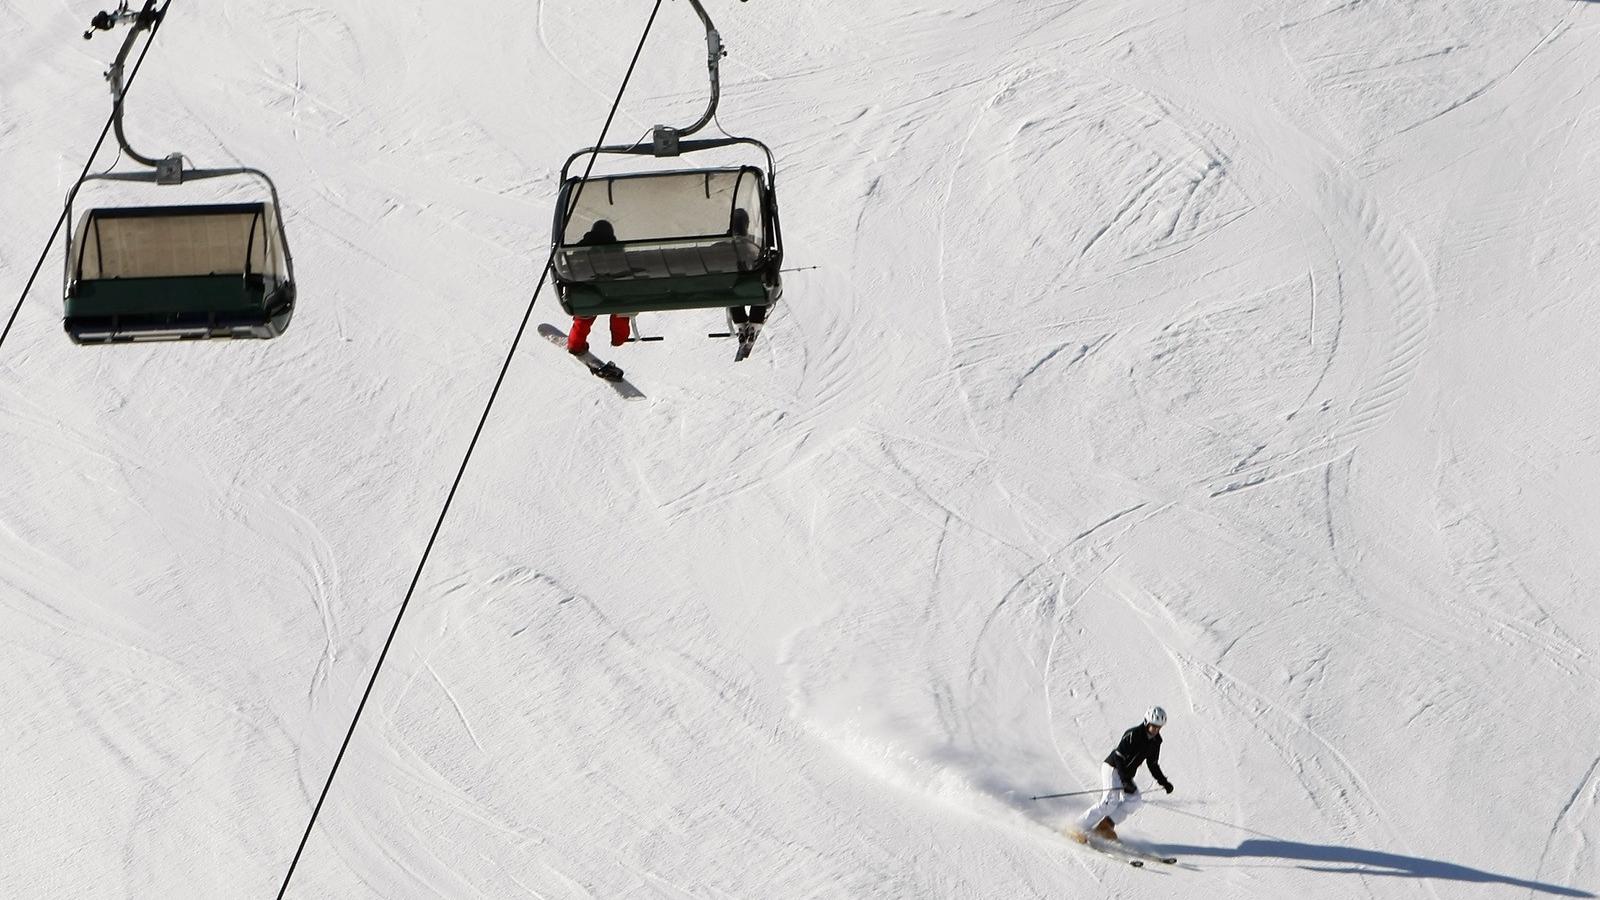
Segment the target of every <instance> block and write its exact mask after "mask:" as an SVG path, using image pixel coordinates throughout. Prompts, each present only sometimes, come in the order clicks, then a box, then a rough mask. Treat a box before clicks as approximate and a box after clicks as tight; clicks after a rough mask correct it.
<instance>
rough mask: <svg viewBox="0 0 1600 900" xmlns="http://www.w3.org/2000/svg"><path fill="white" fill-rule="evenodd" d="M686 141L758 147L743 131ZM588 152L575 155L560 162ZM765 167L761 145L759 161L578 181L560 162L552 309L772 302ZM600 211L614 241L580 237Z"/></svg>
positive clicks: (776, 262) (776, 292) (596, 311)
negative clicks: (736, 136) (598, 241)
mask: <svg viewBox="0 0 1600 900" xmlns="http://www.w3.org/2000/svg"><path fill="white" fill-rule="evenodd" d="M689 143H692V144H705V145H710V146H723V145H725V144H729V143H750V144H755V145H757V146H761V147H762V149H763V150H765V146H764V145H761V144H760V143H759V142H758V141H753V140H750V139H730V140H727V141H704V142H700V141H696V142H689ZM695 149H706V148H705V147H698V148H695ZM588 152H591V151H583V152H582V153H579V154H574V156H573V157H572V158H569V159H568V161H567V165H568V167H570V165H571V164H572V162H573V161H574V160H576V159H577V158H578V157H579V156H582V155H584V153H588ZM602 152H622V151H620V150H611V151H602ZM680 152H683V151H682V150H680ZM770 171H771V170H770V154H769V168H768V169H767V170H763V169H761V168H760V167H758V166H752V165H745V166H737V167H715V168H701V169H677V170H672V171H663V172H630V173H626V174H620V175H606V176H591V177H590V178H589V179H588V180H587V181H585V180H584V179H583V178H581V177H570V178H569V177H567V167H563V169H562V186H561V194H560V202H559V204H558V205H557V208H556V216H555V237H554V244H555V247H554V251H555V252H554V256H553V260H554V274H555V283H556V293H557V296H558V298H559V299H560V302H561V308H562V309H564V310H566V311H567V313H568V314H569V315H575V316H594V315H600V314H603V313H613V314H624V315H631V314H634V313H640V312H658V311H669V310H683V309H719V308H721V309H725V308H728V307H732V306H767V307H770V306H771V305H772V304H775V303H777V302H778V299H779V298H780V297H781V296H782V294H783V283H782V279H781V276H780V275H779V271H778V270H779V269H780V268H781V267H782V263H783V240H782V233H781V231H780V228H779V223H778V205H777V198H776V194H775V192H774V190H773V186H772V179H771V176H770V174H769V173H770ZM741 213H742V214H741ZM600 220H605V221H607V222H610V223H611V226H612V228H613V229H614V231H615V234H616V241H615V242H614V243H605V244H585V243H584V242H583V238H584V235H586V234H588V233H589V232H590V230H591V229H592V228H593V227H594V225H595V223H596V222H598V221H600ZM736 223H742V227H740V226H739V225H736Z"/></svg>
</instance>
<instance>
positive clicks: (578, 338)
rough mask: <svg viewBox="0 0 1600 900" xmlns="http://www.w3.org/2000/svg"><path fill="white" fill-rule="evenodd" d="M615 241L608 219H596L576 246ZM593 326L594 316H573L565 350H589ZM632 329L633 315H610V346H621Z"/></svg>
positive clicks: (579, 354)
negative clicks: (590, 331) (590, 333)
mask: <svg viewBox="0 0 1600 900" xmlns="http://www.w3.org/2000/svg"><path fill="white" fill-rule="evenodd" d="M615 243H617V230H616V228H615V227H613V226H612V224H611V221H610V220H609V219H596V220H595V221H594V225H592V226H590V228H589V230H588V231H587V232H585V233H584V235H583V237H582V238H581V239H579V241H578V243H577V246H579V247H590V246H594V245H596V244H615ZM592 327H594V316H573V317H572V330H571V331H569V332H567V352H568V353H571V354H573V355H574V356H582V355H583V354H585V353H588V352H589V329H590V328H592ZM632 330H633V317H632V316H622V315H615V314H613V315H612V316H611V346H613V347H621V346H622V345H623V344H626V343H627V342H628V336H629V334H630V333H631V332H632Z"/></svg>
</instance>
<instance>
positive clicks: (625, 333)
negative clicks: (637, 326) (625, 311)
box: [611, 316, 633, 347]
mask: <svg viewBox="0 0 1600 900" xmlns="http://www.w3.org/2000/svg"><path fill="white" fill-rule="evenodd" d="M632 331H633V317H632V316H612V317H611V346H613V347H621V346H622V345H623V344H626V343H627V342H628V337H629V335H630V334H631V333H632Z"/></svg>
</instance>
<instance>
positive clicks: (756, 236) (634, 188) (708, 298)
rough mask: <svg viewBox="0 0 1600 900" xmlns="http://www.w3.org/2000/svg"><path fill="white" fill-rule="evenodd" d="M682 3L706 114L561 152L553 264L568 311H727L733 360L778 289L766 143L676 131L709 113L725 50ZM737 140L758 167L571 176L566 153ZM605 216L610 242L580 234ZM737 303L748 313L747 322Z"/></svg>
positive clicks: (666, 149)
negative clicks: (754, 152) (701, 31)
mask: <svg viewBox="0 0 1600 900" xmlns="http://www.w3.org/2000/svg"><path fill="white" fill-rule="evenodd" d="M690 3H691V4H692V5H693V6H694V8H695V12H696V13H697V14H699V16H700V20H701V22H702V23H703V24H704V25H705V28H706V45H707V50H708V58H707V66H708V68H709V70H710V74H711V100H710V103H709V104H708V105H707V107H706V110H705V113H704V114H703V115H701V117H700V119H699V121H697V122H695V123H694V124H693V125H690V126H689V127H688V128H683V129H675V128H670V127H668V126H665V125H657V126H656V127H655V131H654V137H653V140H652V141H651V143H650V144H649V145H642V144H635V145H631V146H605V147H589V148H586V149H583V150H579V151H578V152H576V153H574V154H572V155H571V156H569V157H567V161H566V164H565V165H563V166H562V167H561V194H560V199H559V201H558V203H557V205H556V213H555V228H554V237H553V239H552V243H553V244H554V246H553V248H552V251H553V252H552V255H551V268H552V275H553V276H554V281H555V284H556V295H557V297H558V298H559V299H560V302H561V308H562V309H564V310H566V312H567V313H568V314H569V315H575V316H594V315H601V314H608V313H615V314H622V315H631V314H634V313H640V312H656V311H669V310H682V309H725V310H727V311H728V323H729V332H730V333H731V334H737V335H738V337H739V352H738V354H737V355H736V356H735V359H736V360H741V359H744V358H745V356H746V355H748V354H749V352H750V347H751V345H752V344H753V343H754V342H755V338H756V334H757V333H758V331H759V328H760V323H761V322H762V321H763V320H764V318H765V314H766V311H767V310H768V309H770V308H771V307H772V305H773V304H775V303H777V302H778V300H779V298H780V297H782V295H783V282H782V278H781V276H780V270H781V268H782V264H783V237H782V232H781V230H780V228H779V222H778V200H777V191H776V188H775V186H774V180H775V177H774V170H775V167H774V165H773V160H772V151H771V150H770V149H769V148H768V147H767V145H766V144H763V143H762V142H760V141H758V140H755V139H753V138H740V137H725V138H712V139H702V140H683V138H685V137H687V136H688V135H691V134H693V133H695V132H697V131H699V130H700V129H701V128H703V127H705V125H706V124H707V123H709V122H710V121H711V120H712V117H713V116H714V115H715V114H716V108H717V100H718V98H719V96H720V93H721V88H720V84H719V78H718V66H719V63H720V62H721V58H722V56H723V55H724V51H723V49H722V39H721V37H720V36H719V35H718V34H717V31H716V29H715V28H714V27H713V26H712V24H711V19H710V17H709V16H707V15H706V11H705V9H704V7H702V6H701V5H700V0H690ZM741 144H743V145H750V146H753V147H756V148H758V149H760V150H761V152H762V154H763V155H764V156H765V158H766V168H765V169H763V168H761V167H759V166H755V165H743V166H724V167H718V168H699V169H680V170H673V171H658V172H629V173H624V174H617V175H595V176H591V177H589V178H588V179H584V178H583V177H580V176H570V175H569V172H570V170H571V168H572V164H573V163H574V162H576V161H577V160H578V159H580V158H582V157H584V156H589V155H593V154H601V153H605V154H614V155H635V156H643V155H651V156H656V157H668V156H680V155H683V154H686V153H694V152H698V151H702V150H710V149H714V148H719V147H729V146H734V145H741ZM740 211H742V213H743V214H742V215H741V214H740ZM601 219H604V220H606V221H609V222H610V223H611V225H612V227H613V228H614V229H615V231H616V236H617V240H616V242H615V243H607V244H600V245H595V244H582V243H580V241H581V240H582V238H583V236H584V235H585V234H586V233H588V231H589V229H590V228H592V227H593V226H594V224H595V223H596V222H597V221H599V220H601ZM745 307H751V308H752V311H753V312H752V314H751V315H750V316H749V322H748V323H747V322H746V316H745V312H744V309H745Z"/></svg>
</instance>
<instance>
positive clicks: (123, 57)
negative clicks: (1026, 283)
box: [83, 0, 183, 184]
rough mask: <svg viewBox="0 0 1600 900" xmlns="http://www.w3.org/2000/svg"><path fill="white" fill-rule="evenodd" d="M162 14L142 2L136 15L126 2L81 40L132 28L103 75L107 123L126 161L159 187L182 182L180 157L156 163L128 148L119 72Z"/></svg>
mask: <svg viewBox="0 0 1600 900" xmlns="http://www.w3.org/2000/svg"><path fill="white" fill-rule="evenodd" d="M165 15H166V11H165V10H164V9H163V10H157V9H156V0H145V3H144V7H143V8H141V9H140V10H139V11H138V12H133V11H132V10H130V9H129V8H128V0H122V4H121V5H120V6H118V7H117V9H116V10H115V11H114V12H102V13H100V14H99V15H96V16H95V17H94V20H93V21H91V22H90V23H89V30H88V31H85V32H84V33H83V38H84V40H88V39H89V38H92V37H94V33H95V31H96V30H100V31H110V30H111V29H113V28H115V27H117V26H118V25H123V24H130V23H131V24H132V25H133V27H132V28H130V29H129V30H128V36H127V38H125V39H124V40H123V42H122V49H120V50H118V51H117V58H116V59H115V60H114V61H113V62H112V63H111V69H110V71H108V72H106V82H107V83H108V84H110V85H111V121H112V125H113V126H114V127H115V129H116V133H117V144H119V145H120V146H121V147H122V152H123V153H126V154H127V155H128V158H129V159H132V160H133V161H135V162H137V163H139V164H140V165H145V166H149V167H150V168H152V169H155V170H156V173H157V174H158V175H160V176H161V183H162V184H168V183H171V184H177V183H180V182H182V181H183V156H182V154H179V153H173V154H171V155H169V156H167V157H166V158H165V159H156V158H154V157H150V156H146V155H144V154H143V153H140V152H139V151H137V150H135V149H133V148H132V147H130V146H129V145H128V135H127V133H126V132H124V131H123V128H122V107H123V102H124V98H125V96H126V91H125V88H124V83H123V76H122V71H123V67H124V65H125V64H126V63H127V61H128V53H129V52H131V51H132V50H133V43H134V41H135V40H137V39H138V37H139V34H140V32H143V31H145V30H147V29H151V28H154V27H155V26H156V25H157V24H159V23H160V22H161V19H162V17H163V16H165Z"/></svg>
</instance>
